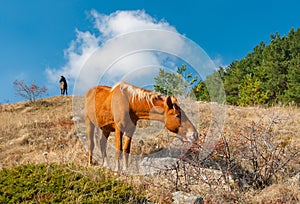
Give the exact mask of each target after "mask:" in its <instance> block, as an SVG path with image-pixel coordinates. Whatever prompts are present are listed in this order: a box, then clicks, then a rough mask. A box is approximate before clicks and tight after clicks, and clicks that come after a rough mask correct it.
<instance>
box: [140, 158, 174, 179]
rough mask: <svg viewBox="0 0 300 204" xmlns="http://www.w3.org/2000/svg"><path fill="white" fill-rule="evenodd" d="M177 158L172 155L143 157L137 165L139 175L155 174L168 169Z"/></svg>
mask: <svg viewBox="0 0 300 204" xmlns="http://www.w3.org/2000/svg"><path fill="white" fill-rule="evenodd" d="M178 160H179V159H177V158H172V157H163V158H151V157H144V158H143V160H142V161H141V163H140V166H139V173H140V174H141V175H147V174H155V173H159V172H161V171H164V170H167V169H170V168H171V167H172V166H173V165H174V164H176V162H177V161H178Z"/></svg>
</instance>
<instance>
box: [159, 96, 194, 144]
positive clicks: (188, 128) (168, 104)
mask: <svg viewBox="0 0 300 204" xmlns="http://www.w3.org/2000/svg"><path fill="white" fill-rule="evenodd" d="M164 116H165V117H164V118H165V126H166V128H167V129H168V130H170V131H171V132H174V133H176V134H178V135H180V136H182V137H183V138H184V139H187V140H188V141H190V142H194V141H195V140H196V139H197V138H198V133H197V130H196V128H195V127H194V125H193V124H192V123H191V121H190V120H189V119H188V117H187V116H186V114H185V113H184V111H183V110H181V108H180V107H179V105H178V101H177V99H176V98H175V97H170V96H167V97H166V98H165V101H164Z"/></svg>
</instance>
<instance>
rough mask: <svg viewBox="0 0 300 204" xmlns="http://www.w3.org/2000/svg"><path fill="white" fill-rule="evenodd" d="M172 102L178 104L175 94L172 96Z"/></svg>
mask: <svg viewBox="0 0 300 204" xmlns="http://www.w3.org/2000/svg"><path fill="white" fill-rule="evenodd" d="M172 103H173V104H178V100H177V98H176V97H175V96H172Z"/></svg>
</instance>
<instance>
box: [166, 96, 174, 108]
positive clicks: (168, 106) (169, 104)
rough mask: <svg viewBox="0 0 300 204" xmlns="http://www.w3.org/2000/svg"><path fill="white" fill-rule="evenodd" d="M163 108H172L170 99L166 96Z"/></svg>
mask: <svg viewBox="0 0 300 204" xmlns="http://www.w3.org/2000/svg"><path fill="white" fill-rule="evenodd" d="M165 107H167V108H168V109H172V108H173V103H172V99H171V97H170V96H167V97H166V99H165Z"/></svg>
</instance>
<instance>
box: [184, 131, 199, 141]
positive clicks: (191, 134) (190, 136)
mask: <svg viewBox="0 0 300 204" xmlns="http://www.w3.org/2000/svg"><path fill="white" fill-rule="evenodd" d="M186 138H187V141H189V142H192V143H194V142H195V141H196V140H197V139H198V133H197V132H187V133H186Z"/></svg>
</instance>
